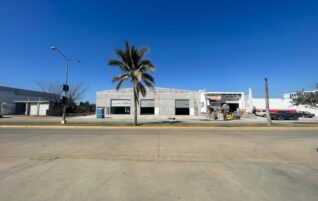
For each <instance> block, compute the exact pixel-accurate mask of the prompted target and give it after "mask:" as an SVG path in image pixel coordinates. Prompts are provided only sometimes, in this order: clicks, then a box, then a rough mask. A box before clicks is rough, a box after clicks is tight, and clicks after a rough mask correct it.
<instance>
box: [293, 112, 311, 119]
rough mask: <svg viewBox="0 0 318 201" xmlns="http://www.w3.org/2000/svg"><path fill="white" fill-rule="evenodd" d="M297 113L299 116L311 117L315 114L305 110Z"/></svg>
mask: <svg viewBox="0 0 318 201" xmlns="http://www.w3.org/2000/svg"><path fill="white" fill-rule="evenodd" d="M297 114H298V115H299V117H304V118H313V117H315V114H313V113H310V112H305V111H300V112H297Z"/></svg>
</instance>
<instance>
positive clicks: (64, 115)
mask: <svg viewBox="0 0 318 201" xmlns="http://www.w3.org/2000/svg"><path fill="white" fill-rule="evenodd" d="M51 50H53V51H56V52H58V53H59V54H60V55H62V57H63V58H64V60H65V66H66V69H65V84H64V85H63V91H64V97H63V98H62V103H63V119H62V121H61V124H66V104H67V92H68V91H69V86H68V84H67V81H68V62H69V61H75V62H78V63H79V62H80V60H79V59H70V58H68V57H66V56H65V55H64V54H63V53H62V52H61V51H60V50H59V49H57V48H56V47H51Z"/></svg>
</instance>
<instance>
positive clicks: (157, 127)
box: [0, 125, 318, 131]
mask: <svg viewBox="0 0 318 201" xmlns="http://www.w3.org/2000/svg"><path fill="white" fill-rule="evenodd" d="M0 128H26V129H32V128H34V129H107V130H113V129H140V130H142V129H148V130H151V129H183V130H185V129H191V130H195V129H205V130H224V129H225V130H264V131H266V130H318V126H317V127H316V126H315V127H292V126H286V127H284V126H279V127H265V126H264V127H262V126H260V127H253V126H251V127H248V126H246V127H222V126H215V127H213V126H212V127H208V126H206V127H204V126H198V127H190V126H139V127H133V126H31V125H0Z"/></svg>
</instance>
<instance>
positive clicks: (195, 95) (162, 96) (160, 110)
mask: <svg viewBox="0 0 318 201" xmlns="http://www.w3.org/2000/svg"><path fill="white" fill-rule="evenodd" d="M112 99H129V100H131V102H130V114H131V115H133V112H134V101H133V100H134V97H133V93H132V89H123V90H119V91H115V90H106V91H99V92H97V93H96V108H99V107H101V108H106V110H109V108H110V105H111V100H112ZM140 99H154V102H155V114H157V115H170V116H174V115H175V100H176V99H189V106H190V115H200V114H201V110H200V107H201V106H200V92H199V91H187V90H177V89H167V88H156V89H155V91H151V90H148V94H147V95H146V96H145V97H142V96H140ZM138 114H140V109H139V107H138ZM106 115H107V114H106Z"/></svg>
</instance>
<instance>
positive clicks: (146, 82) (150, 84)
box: [143, 80, 155, 91]
mask: <svg viewBox="0 0 318 201" xmlns="http://www.w3.org/2000/svg"><path fill="white" fill-rule="evenodd" d="M143 82H144V83H145V85H146V86H147V87H148V88H149V89H151V90H153V91H154V89H155V87H154V86H153V83H152V82H149V81H148V80H143Z"/></svg>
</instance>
